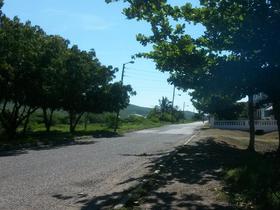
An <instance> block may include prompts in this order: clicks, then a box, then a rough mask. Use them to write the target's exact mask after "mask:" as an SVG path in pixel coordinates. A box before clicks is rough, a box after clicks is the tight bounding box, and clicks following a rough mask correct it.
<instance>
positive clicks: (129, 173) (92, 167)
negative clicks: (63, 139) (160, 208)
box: [0, 122, 202, 210]
mask: <svg viewBox="0 0 280 210" xmlns="http://www.w3.org/2000/svg"><path fill="white" fill-rule="evenodd" d="M201 125H202V123H199V122H197V123H191V124H184V125H169V126H164V127H161V128H155V129H147V130H142V131H137V132H132V133H128V134H126V135H125V136H123V137H117V138H99V139H95V143H93V144H88V145H72V146H65V147H59V148H54V149H49V150H47V149H46V150H30V151H27V152H26V153H24V154H18V155H14V156H3V157H0V209H1V210H2V209H3V210H6V209H24V210H29V209H80V208H81V207H82V206H83V205H84V204H85V203H86V201H87V200H90V199H92V198H94V197H96V196H102V195H105V194H107V193H112V192H115V191H121V190H123V189H125V188H127V187H128V186H129V184H128V183H124V181H126V180H128V179H131V178H135V177H137V176H140V175H141V174H143V173H145V172H146V171H145V166H147V165H148V164H149V161H151V160H152V158H155V157H158V156H160V155H161V154H163V153H166V152H168V151H170V150H172V149H173V148H174V147H175V146H177V145H182V144H184V142H185V141H186V140H187V138H189V137H190V136H191V135H192V134H193V132H194V130H195V129H197V128H198V127H200V126H201ZM122 182H123V184H121V183H122ZM130 184H132V183H130Z"/></svg>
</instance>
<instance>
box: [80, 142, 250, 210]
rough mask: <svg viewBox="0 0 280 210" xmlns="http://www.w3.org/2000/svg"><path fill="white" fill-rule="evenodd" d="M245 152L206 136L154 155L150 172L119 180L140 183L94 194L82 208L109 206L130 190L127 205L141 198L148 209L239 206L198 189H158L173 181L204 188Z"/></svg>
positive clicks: (219, 179)
mask: <svg viewBox="0 0 280 210" xmlns="http://www.w3.org/2000/svg"><path fill="white" fill-rule="evenodd" d="M246 155H248V152H247V151H245V150H241V149H238V148H235V147H233V146H230V145H228V144H227V143H222V142H216V141H213V139H209V138H208V139H204V140H201V141H199V142H197V143H196V144H193V145H187V146H184V147H180V148H178V149H177V151H176V152H174V153H169V154H168V155H165V156H163V157H160V158H157V159H155V160H154V161H153V163H152V164H151V166H149V170H150V172H151V173H150V175H145V176H143V177H140V178H137V179H132V178H130V179H128V180H126V181H123V182H122V183H120V184H127V183H129V182H134V181H138V182H139V184H138V185H137V186H135V187H133V188H131V189H129V190H128V191H125V192H122V193H113V194H108V195H105V196H101V197H95V198H94V199H92V200H89V201H88V202H86V203H85V204H84V206H83V207H82V209H83V210H86V209H107V208H108V207H112V206H114V205H116V204H118V203H119V202H120V200H122V199H123V198H125V197H126V196H127V195H128V194H129V195H130V196H129V198H128V201H127V202H126V206H127V207H128V209H132V208H133V207H134V206H137V203H138V202H139V203H145V204H149V209H174V208H175V209H177V208H178V209H237V208H236V207H235V208H233V207H232V206H230V205H229V204H226V203H225V202H224V203H221V202H214V203H213V202H212V203H211V202H207V201H205V200H204V199H205V197H202V196H201V195H200V194H199V192H193V191H191V190H190V191H188V190H186V191H184V195H180V196H178V195H177V193H176V192H169V191H168V190H167V191H159V189H162V188H164V187H167V186H168V185H170V184H172V183H174V182H177V183H179V184H182V185H184V184H187V185H188V186H190V185H198V186H201V188H203V187H205V185H207V184H208V183H209V182H211V181H213V180H217V181H221V180H222V178H223V175H224V174H223V170H222V169H223V168H228V167H231V166H233V165H235V164H236V163H237V162H238V161H239V160H240V159H244V158H245V156H246ZM135 202H136V203H135ZM174 205H175V206H174Z"/></svg>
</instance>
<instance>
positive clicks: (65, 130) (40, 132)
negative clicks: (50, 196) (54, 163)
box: [0, 118, 170, 150]
mask: <svg viewBox="0 0 280 210" xmlns="http://www.w3.org/2000/svg"><path fill="white" fill-rule="evenodd" d="M167 124H170V123H167V122H160V121H151V120H149V119H145V118H135V119H126V120H122V121H121V123H120V127H119V129H118V132H117V133H114V132H113V129H112V128H108V126H107V125H106V124H104V123H95V124H93V123H92V124H88V125H87V129H85V127H84V125H83V124H79V125H77V127H76V131H75V133H73V134H71V133H70V132H69V125H67V124H56V125H54V126H52V127H51V131H50V132H49V133H47V132H46V129H45V126H44V124H42V123H30V125H29V126H28V131H27V133H26V135H25V136H20V135H19V136H18V138H17V139H15V140H14V141H2V142H0V150H13V149H20V148H31V147H38V145H40V146H41V145H48V146H58V145H64V144H69V143H75V142H76V140H77V139H80V138H91V137H95V138H101V137H115V136H118V135H123V134H124V133H127V132H131V131H136V130H142V129H147V128H155V127H160V126H163V125H167ZM20 131H21V130H19V133H20Z"/></svg>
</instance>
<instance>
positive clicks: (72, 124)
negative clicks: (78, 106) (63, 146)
mask: <svg viewBox="0 0 280 210" xmlns="http://www.w3.org/2000/svg"><path fill="white" fill-rule="evenodd" d="M75 116H76V114H75V113H74V112H73V111H70V112H69V124H70V125H69V131H70V133H74V131H75V128H74V118H75Z"/></svg>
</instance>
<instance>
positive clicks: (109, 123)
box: [104, 113, 121, 129]
mask: <svg viewBox="0 0 280 210" xmlns="http://www.w3.org/2000/svg"><path fill="white" fill-rule="evenodd" d="M104 119H105V125H106V127H107V128H110V129H113V128H115V124H116V114H114V113H105V114H104ZM120 124H121V120H120V121H119V125H120Z"/></svg>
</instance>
